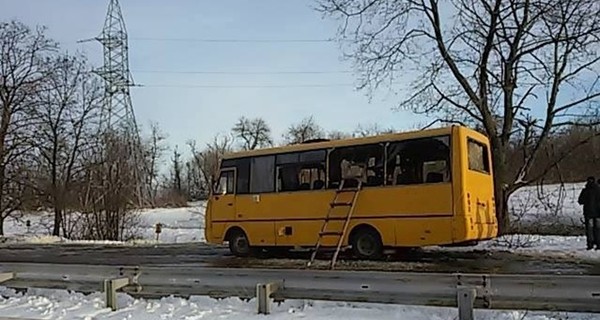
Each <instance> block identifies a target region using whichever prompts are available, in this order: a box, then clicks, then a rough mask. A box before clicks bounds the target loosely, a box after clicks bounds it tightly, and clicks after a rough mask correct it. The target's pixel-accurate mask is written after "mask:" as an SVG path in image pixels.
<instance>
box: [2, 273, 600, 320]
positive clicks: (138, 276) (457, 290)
mask: <svg viewBox="0 0 600 320" xmlns="http://www.w3.org/2000/svg"><path fill="white" fill-rule="evenodd" d="M2 275H4V278H3V277H2ZM1 280H5V281H4V282H3V283H1V284H0V285H4V286H7V287H11V288H15V289H26V288H31V287H40V288H53V289H68V290H74V291H82V292H94V291H103V292H106V301H107V306H109V307H112V308H113V309H116V307H117V306H116V301H115V300H114V294H115V292H116V290H119V289H121V290H122V291H124V292H127V293H129V294H130V295H132V296H134V297H146V298H152V297H161V296H168V295H175V296H183V297H186V296H190V295H207V296H212V297H230V296H237V297H241V298H248V299H250V298H255V297H258V299H257V302H258V311H259V312H260V313H269V310H270V302H269V300H268V297H270V298H273V299H275V300H276V301H281V300H284V299H311V300H336V301H351V302H374V303H394V304H405V305H426V306H448V307H457V306H458V307H459V313H460V319H473V315H472V313H473V312H472V309H473V307H476V308H490V309H523V310H550V311H571V312H600V276H572V275H568V276H567V275H565V276H563V275H507V274H491V275H484V274H445V273H396V272H352V271H308V270H285V269H228V268H202V267H198V266H193V265H170V266H151V267H144V266H140V267H136V266H133V267H131V266H128V267H116V266H101V265H69V264H65V265H58V264H30V263H0V281H1Z"/></svg>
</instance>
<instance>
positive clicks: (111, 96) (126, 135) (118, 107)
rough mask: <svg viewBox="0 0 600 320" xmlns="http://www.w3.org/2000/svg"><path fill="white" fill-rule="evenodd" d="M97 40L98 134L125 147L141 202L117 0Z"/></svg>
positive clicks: (139, 158)
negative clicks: (100, 59) (100, 99)
mask: <svg viewBox="0 0 600 320" xmlns="http://www.w3.org/2000/svg"><path fill="white" fill-rule="evenodd" d="M94 40H97V41H98V42H100V43H101V44H102V46H103V51H104V65H103V66H102V67H101V68H99V69H96V70H94V73H96V74H98V75H99V76H100V77H102V78H103V79H104V81H105V89H104V90H105V92H104V104H103V107H102V112H101V117H100V134H102V135H103V137H105V138H110V139H117V140H118V141H119V142H121V143H123V144H124V145H125V146H127V149H128V150H127V152H125V153H124V154H123V155H121V156H123V157H128V159H127V162H128V163H129V164H130V166H129V168H131V169H133V172H129V173H128V174H130V175H131V179H128V181H130V183H133V184H135V185H134V186H131V187H133V188H134V189H135V190H136V196H135V199H131V200H132V201H135V202H136V203H137V204H138V205H143V204H144V200H145V198H146V197H145V196H146V190H147V188H146V187H145V185H146V182H145V179H144V176H143V175H144V173H145V170H144V168H145V166H144V163H143V153H142V145H141V139H140V134H139V131H138V126H137V122H136V120H135V113H134V111H133V104H132V102H131V95H130V88H131V87H133V86H134V81H133V77H132V76H131V73H130V71H129V53H128V49H129V47H128V41H127V29H126V27H125V20H124V19H123V14H122V12H121V6H120V5H119V1H118V0H109V5H108V12H107V14H106V19H105V21H104V28H103V29H102V33H101V34H100V36H98V37H96V38H94Z"/></svg>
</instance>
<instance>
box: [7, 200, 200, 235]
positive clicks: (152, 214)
mask: <svg viewBox="0 0 600 320" xmlns="http://www.w3.org/2000/svg"><path fill="white" fill-rule="evenodd" d="M205 209H206V202H194V203H190V204H189V206H188V207H184V208H159V209H147V210H143V211H141V212H140V214H139V215H140V222H139V226H138V227H137V229H138V230H137V234H139V235H140V239H137V240H134V241H130V242H131V243H138V244H139V243H156V233H155V230H156V224H157V223H160V224H161V225H162V228H161V233H160V235H159V239H158V242H159V243H182V242H204V211H205ZM52 219H53V216H52V214H51V213H48V212H35V213H28V214H23V215H22V216H20V217H17V218H16V219H14V218H9V219H7V220H6V221H5V226H4V232H5V235H6V239H7V240H5V241H11V242H28V243H57V242H69V243H90V242H93V243H104V244H123V242H118V241H85V240H76V241H71V240H67V239H64V238H60V237H54V236H50V235H49V234H50V233H51V227H50V226H52V221H53V220H52ZM27 220H29V221H30V227H29V228H28V227H27V223H26V221H27ZM1 242H2V239H0V243H1Z"/></svg>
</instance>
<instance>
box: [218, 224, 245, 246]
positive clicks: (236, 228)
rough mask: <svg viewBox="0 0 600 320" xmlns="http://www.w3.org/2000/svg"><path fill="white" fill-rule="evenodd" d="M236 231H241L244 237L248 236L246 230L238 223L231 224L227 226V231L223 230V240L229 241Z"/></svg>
mask: <svg viewBox="0 0 600 320" xmlns="http://www.w3.org/2000/svg"><path fill="white" fill-rule="evenodd" d="M237 232H241V233H243V234H245V235H246V238H248V233H247V232H246V230H244V228H242V227H240V226H238V225H233V226H229V227H228V228H227V231H226V232H225V236H224V237H223V241H229V239H230V238H231V237H232V236H233V235H234V234H236V233H237ZM248 242H250V238H248Z"/></svg>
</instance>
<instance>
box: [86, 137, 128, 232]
mask: <svg viewBox="0 0 600 320" xmlns="http://www.w3.org/2000/svg"><path fill="white" fill-rule="evenodd" d="M100 141H101V143H100V144H98V145H97V146H96V150H95V154H96V155H97V156H96V157H95V159H92V160H90V161H89V164H88V167H87V170H86V177H85V181H86V184H87V186H86V187H85V189H86V192H85V197H82V209H83V211H84V212H85V219H86V223H85V225H86V227H87V230H86V233H85V235H84V237H85V238H87V239H94V240H118V241H123V240H128V239H130V238H132V237H135V236H136V234H135V227H136V225H137V224H138V223H139V221H138V220H139V215H138V212H137V211H136V206H137V197H138V194H137V192H138V190H137V188H136V187H137V181H136V179H137V178H138V177H137V176H136V175H135V173H134V166H135V165H136V164H135V163H134V161H132V157H131V144H130V143H129V139H128V138H127V137H124V136H123V135H122V134H119V133H117V132H106V133H104V134H103V135H102V136H101V137H100Z"/></svg>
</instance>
